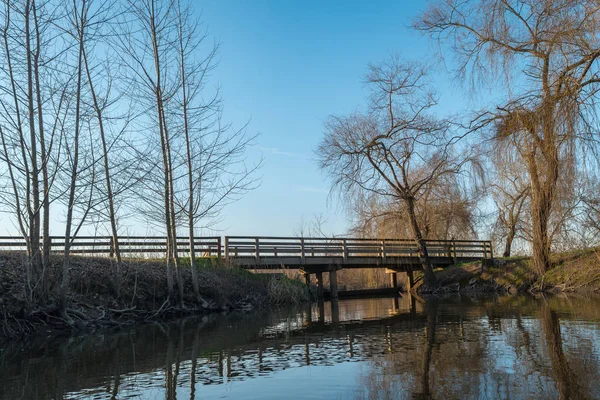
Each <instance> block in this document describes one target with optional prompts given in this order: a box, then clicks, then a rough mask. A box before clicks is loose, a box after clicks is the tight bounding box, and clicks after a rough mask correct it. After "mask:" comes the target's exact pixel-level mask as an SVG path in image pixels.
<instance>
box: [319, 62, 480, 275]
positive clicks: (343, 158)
mask: <svg viewBox="0 0 600 400" xmlns="http://www.w3.org/2000/svg"><path fill="white" fill-rule="evenodd" d="M367 82H368V86H369V88H370V90H371V95H370V98H369V102H368V106H367V109H366V110H365V111H364V112H356V113H353V114H350V115H344V116H332V117H330V118H329V121H328V122H327V123H326V127H325V137H324V138H323V139H322V141H321V143H320V145H319V147H318V150H317V155H318V157H319V165H320V167H321V169H323V170H324V171H326V172H327V173H328V174H329V176H330V177H331V179H332V182H333V190H336V191H338V192H339V193H340V194H341V195H342V198H343V199H344V200H345V202H346V205H347V206H348V207H349V208H350V209H352V208H354V202H355V200H356V199H360V198H364V197H366V196H377V197H381V198H387V199H390V201H394V202H399V203H402V204H403V205H404V208H405V209H406V215H407V220H408V221H407V222H408V224H409V226H410V231H411V234H412V238H413V239H414V241H415V243H416V246H417V249H418V253H419V260H420V263H421V265H422V267H423V271H424V277H425V283H426V284H428V285H433V284H434V283H435V275H434V273H433V265H432V262H431V259H430V257H429V254H428V251H427V244H426V240H425V239H426V238H425V237H424V235H423V227H422V224H421V223H420V215H419V211H418V208H417V204H418V203H419V201H420V200H421V198H422V196H423V195H424V194H426V193H428V192H430V189H431V188H432V187H433V186H435V185H438V184H440V183H441V182H442V181H443V180H444V178H445V177H447V176H449V175H454V174H457V173H459V172H460V171H461V169H462V168H463V166H465V164H466V162H467V161H469V158H468V157H460V158H459V157H457V156H456V151H455V150H456V149H455V147H456V138H453V137H452V136H451V131H450V123H449V122H448V121H446V120H442V119H438V118H436V117H434V116H433V115H432V108H433V107H434V106H435V105H436V103H437V101H436V98H435V96H434V94H433V91H432V90H431V87H430V86H431V85H430V82H428V77H427V70H426V68H424V67H423V66H422V65H420V64H418V63H409V62H401V61H400V60H399V59H398V58H392V59H391V60H389V61H387V62H384V63H382V64H380V65H376V66H371V68H370V73H369V74H368V76H367Z"/></svg>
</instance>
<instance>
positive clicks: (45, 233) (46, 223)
mask: <svg viewBox="0 0 600 400" xmlns="http://www.w3.org/2000/svg"><path fill="white" fill-rule="evenodd" d="M32 7H33V21H34V24H35V38H36V46H35V54H34V57H33V74H34V77H35V92H36V101H37V111H38V136H39V137H40V151H41V153H42V182H43V183H42V186H43V191H44V198H43V200H42V207H43V210H44V219H43V221H42V237H43V244H42V249H43V250H42V264H43V266H44V268H45V267H46V266H47V265H48V263H49V260H50V243H51V242H50V180H49V179H50V178H49V176H48V162H49V157H48V153H47V151H46V139H45V133H44V113H43V103H42V91H41V86H40V71H39V59H40V51H41V47H40V46H41V45H40V29H39V22H38V19H37V9H36V4H35V3H33V5H32Z"/></svg>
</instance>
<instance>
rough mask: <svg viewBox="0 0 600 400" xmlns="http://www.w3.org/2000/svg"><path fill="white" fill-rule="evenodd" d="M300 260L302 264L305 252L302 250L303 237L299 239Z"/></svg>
mask: <svg viewBox="0 0 600 400" xmlns="http://www.w3.org/2000/svg"><path fill="white" fill-rule="evenodd" d="M300 260H301V261H302V264H304V263H305V262H306V253H305V252H304V238H302V239H300Z"/></svg>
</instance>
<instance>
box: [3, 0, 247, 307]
mask: <svg viewBox="0 0 600 400" xmlns="http://www.w3.org/2000/svg"><path fill="white" fill-rule="evenodd" d="M193 6H194V4H193V2H191V1H188V0H70V1H56V0H3V1H2V2H1V5H0V32H1V34H0V37H1V40H0V82H1V83H0V88H1V90H0V202H1V206H2V210H3V211H5V212H7V213H9V215H10V216H11V221H13V222H14V223H15V225H16V228H17V229H18V231H19V233H20V234H21V235H22V236H23V238H24V239H25V240H26V241H27V254H28V260H29V261H28V263H27V265H26V273H27V282H28V291H29V295H30V299H31V300H32V301H34V302H35V301H36V299H41V298H42V297H43V295H44V291H45V290H46V288H45V287H46V275H47V271H48V267H49V263H50V245H51V243H50V221H51V220H56V219H62V220H63V221H64V229H65V230H64V236H65V238H66V244H65V247H64V254H63V258H62V270H61V279H60V281H61V284H60V287H61V289H60V292H61V293H60V298H61V299H62V301H63V302H64V301H65V299H66V297H67V296H66V294H67V290H68V287H69V267H70V258H71V256H70V251H69V248H70V246H71V244H72V242H73V240H74V239H75V237H76V236H77V235H78V234H79V233H80V231H81V229H82V228H83V227H86V226H87V227H91V229H95V230H100V231H101V230H105V231H107V232H109V234H110V236H111V237H112V245H113V250H114V252H113V254H114V263H113V264H114V278H115V279H114V283H115V285H114V286H115V290H118V285H119V281H120V276H121V266H122V260H121V254H120V248H119V233H120V232H122V230H123V229H124V228H123V225H122V223H121V222H122V221H123V220H124V219H126V218H130V217H136V218H138V220H139V218H142V217H143V218H145V219H147V221H148V222H150V223H151V224H153V225H154V226H156V227H158V228H160V230H162V231H163V232H165V233H166V235H167V256H166V262H167V269H166V276H167V282H168V289H169V294H170V295H171V296H174V287H175V286H177V288H178V290H179V298H180V299H182V298H183V287H184V282H183V281H182V277H181V274H180V273H179V272H180V269H179V268H180V263H179V260H178V257H177V254H178V252H177V241H176V237H177V235H178V234H181V233H184V232H185V235H186V236H189V240H190V243H192V242H193V240H194V235H195V234H196V232H197V231H198V230H200V229H202V228H206V227H208V226H210V225H211V224H213V223H214V222H215V221H216V219H218V218H219V214H220V211H221V210H222V208H223V207H224V206H225V205H226V204H228V203H230V202H231V201H234V200H236V199H238V198H239V197H240V196H242V195H243V194H244V193H246V192H247V191H248V190H251V189H252V188H254V187H255V186H256V185H257V180H256V178H255V175H254V172H255V171H256V169H257V168H258V166H259V165H256V164H250V163H248V162H247V160H246V156H245V150H246V149H247V148H248V146H249V145H250V144H251V143H252V141H253V139H254V138H255V135H253V134H250V133H248V131H247V126H241V127H233V126H231V125H230V124H229V123H227V122H226V121H225V120H224V118H223V100H222V97H221V94H220V90H219V87H218V86H217V85H213V84H211V81H210V75H211V72H212V71H213V70H214V68H215V67H216V66H217V62H216V61H217V54H218V49H219V44H218V43H217V42H215V41H213V40H212V39H211V38H210V36H209V34H208V32H207V31H206V28H205V27H204V25H203V24H202V23H201V21H199V20H198V19H197V18H196V16H195V14H194V13H193V12H192V7H193ZM191 247H192V249H193V246H191ZM191 263H192V266H194V263H195V255H194V254H193V250H192V254H191ZM192 271H193V273H194V272H195V268H192ZM192 280H193V281H194V282H192V283H193V288H194V291H195V294H196V295H197V296H198V298H199V299H200V293H199V289H198V282H197V279H196V276H195V275H194V276H193V279H192ZM200 300H201V299H200ZM63 308H64V305H63Z"/></svg>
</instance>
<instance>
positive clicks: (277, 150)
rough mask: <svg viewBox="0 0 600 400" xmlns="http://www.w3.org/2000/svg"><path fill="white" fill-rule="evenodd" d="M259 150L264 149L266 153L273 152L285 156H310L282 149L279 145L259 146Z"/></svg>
mask: <svg viewBox="0 0 600 400" xmlns="http://www.w3.org/2000/svg"><path fill="white" fill-rule="evenodd" d="M258 148H259V150H261V151H264V152H266V153H271V154H274V155H277V156H285V157H294V158H304V159H306V158H308V157H306V156H305V155H304V154H301V153H293V152H291V151H284V150H280V149H278V148H277V147H261V146H259V147H258Z"/></svg>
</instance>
